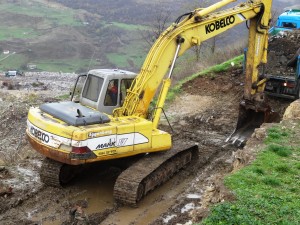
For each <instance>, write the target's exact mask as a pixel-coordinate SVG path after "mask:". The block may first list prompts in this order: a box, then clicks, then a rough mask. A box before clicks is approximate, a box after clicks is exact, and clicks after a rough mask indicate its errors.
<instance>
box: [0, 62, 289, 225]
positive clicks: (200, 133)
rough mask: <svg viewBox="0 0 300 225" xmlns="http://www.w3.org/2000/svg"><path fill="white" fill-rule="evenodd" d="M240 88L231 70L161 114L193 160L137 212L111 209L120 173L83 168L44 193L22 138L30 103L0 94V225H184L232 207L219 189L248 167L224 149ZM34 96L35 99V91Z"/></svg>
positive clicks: (187, 91) (200, 83) (189, 86)
mask: <svg viewBox="0 0 300 225" xmlns="http://www.w3.org/2000/svg"><path fill="white" fill-rule="evenodd" d="M243 82H244V81H243V76H242V69H240V68H236V67H233V68H232V69H231V70H229V71H228V72H222V73H218V74H210V75H209V76H206V77H199V78H197V79H195V80H194V81H190V82H188V83H186V84H185V85H184V86H183V90H184V91H183V93H182V94H181V95H180V96H178V97H177V98H176V99H175V101H174V102H172V103H171V104H170V105H168V108H167V110H166V112H167V113H166V114H167V115H168V118H169V120H170V122H171V126H172V129H171V128H170V127H169V126H168V124H167V123H166V120H164V119H163V120H162V123H161V125H160V128H161V129H163V130H166V131H168V132H172V133H173V139H187V140H189V141H191V142H194V143H197V144H198V145H199V153H198V158H195V160H194V161H193V162H192V163H191V165H189V166H187V167H186V168H185V169H183V170H181V171H179V173H177V174H176V175H175V176H174V177H173V178H172V179H171V180H169V181H168V182H167V183H165V184H164V185H162V186H160V187H159V188H158V189H156V190H155V191H152V192H151V193H150V194H149V195H147V196H146V197H145V198H144V199H143V200H142V201H141V202H140V203H139V207H138V208H130V207H127V206H122V205H119V204H117V203H115V201H114V199H113V185H114V182H115V180H116V177H117V176H118V174H120V172H121V171H122V168H118V167H115V166H112V165H109V164H108V165H105V166H104V165H95V166H92V167H90V168H86V169H85V170H84V172H83V173H82V174H81V175H80V176H79V177H78V178H77V179H76V180H74V181H73V182H72V183H71V184H69V185H68V186H66V187H64V188H61V189H60V188H52V187H47V186H44V185H43V184H42V183H41V182H40V178H39V175H38V170H39V168H40V166H41V160H42V158H43V157H42V156H41V155H39V154H38V153H36V152H35V151H34V150H32V149H31V147H30V146H29V144H28V142H27V141H26V138H25V135H24V132H25V126H26V110H28V107H29V105H30V104H31V101H30V99H29V98H30V96H31V95H30V94H29V96H27V97H26V96H19V97H18V98H16V97H15V95H11V96H14V97H7V98H4V97H2V96H4V94H5V95H6V96H8V95H9V90H5V91H4V92H2V95H1V98H2V101H1V102H0V107H1V110H2V112H4V113H3V114H2V115H5V116H3V117H1V119H2V123H1V126H2V130H1V131H0V132H1V135H0V136H1V137H3V138H2V139H1V140H0V141H1V142H3V143H6V144H7V146H10V147H9V148H6V149H0V153H1V154H0V159H1V161H0V163H1V165H3V166H2V169H0V221H1V224H7V225H8V224H9V225H10V224H105V225H108V224H186V223H194V222H199V221H201V219H202V218H203V217H205V216H207V215H208V214H209V208H210V206H211V205H213V204H215V203H218V202H222V201H232V200H234V195H233V194H232V193H230V192H229V191H228V190H227V189H226V188H225V187H224V186H223V183H222V181H223V177H224V176H225V175H226V174H228V173H230V172H231V171H233V170H235V169H237V168H239V167H240V166H242V165H244V164H246V163H247V162H248V161H249V160H245V157H243V156H241V155H243V154H240V153H239V151H240V150H238V149H237V148H236V147H235V146H232V145H229V144H227V143H225V139H226V137H227V136H228V135H229V134H230V133H231V132H232V130H233V129H234V127H235V125H236V120H237V115H238V107H239V101H240V99H241V96H242V94H243ZM38 93H41V96H42V93H43V91H42V90H41V91H40V92H38ZM54 96H55V95H53V96H52V97H54ZM37 99H38V100H37ZM37 99H35V100H34V102H35V103H36V104H37V103H38V102H42V101H44V100H45V97H40V95H39V96H38V97H37ZM14 101H16V103H14ZM271 101H274V106H276V105H277V106H280V107H278V108H280V111H281V112H283V111H284V109H285V107H287V105H288V104H289V103H290V102H289V101H284V102H278V101H277V100H271ZM10 103H11V105H12V106H10V105H9V104H10ZM12 109H13V110H12ZM7 110H8V111H7ZM12 112H20V114H19V113H15V114H13V113H12ZM13 115H14V116H13ZM6 118H9V119H8V120H5V119H6ZM3 121H6V122H3ZM14 132H16V133H17V134H15V133H14ZM3 135H6V136H3ZM254 136H255V135H254ZM256 136H257V135H256ZM256 136H255V137H256ZM258 136H259V135H258ZM255 137H254V138H255ZM12 140H13V142H11V141H12ZM253 146H254V145H253ZM16 149H17V150H16ZM8 150H9V152H8ZM249 152H251V151H249ZM7 154H11V157H10V158H9V160H8V159H7V157H6V158H5V157H3V155H7ZM13 154H15V155H13ZM251 154H252V155H251V156H247V157H246V159H249V158H255V151H252V153H251ZM14 157H16V158H14ZM237 159H239V160H238V161H237ZM241 159H243V160H241Z"/></svg>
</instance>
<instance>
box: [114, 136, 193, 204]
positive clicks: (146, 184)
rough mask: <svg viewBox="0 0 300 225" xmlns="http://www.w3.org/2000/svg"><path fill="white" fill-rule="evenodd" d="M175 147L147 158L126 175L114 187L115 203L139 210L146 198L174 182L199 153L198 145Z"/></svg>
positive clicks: (133, 166)
mask: <svg viewBox="0 0 300 225" xmlns="http://www.w3.org/2000/svg"><path fill="white" fill-rule="evenodd" d="M173 146H174V147H173V148H172V149H170V150H168V151H166V152H160V153H151V154H148V155H147V156H145V157H144V158H142V159H140V160H139V161H137V162H136V163H135V164H133V165H132V166H130V167H129V168H128V169H126V170H125V171H123V172H122V173H121V174H120V175H119V177H118V178H117V181H116V183H115V186H114V198H115V200H116V201H118V202H120V203H123V204H125V205H130V206H133V207H136V206H137V203H138V202H139V200H140V199H142V197H143V196H145V195H146V194H147V193H148V192H149V191H151V190H153V189H154V188H155V187H157V186H159V185H160V184H162V183H164V182H165V181H167V180H168V179H169V178H171V177H172V176H173V175H174V174H175V173H176V172H177V171H178V170H180V169H181V168H183V167H184V166H185V165H186V164H188V163H189V162H190V161H191V160H192V158H193V157H194V156H195V155H196V153H197V152H198V146H197V145H194V144H193V145H192V144H190V143H186V142H182V141H180V142H177V143H176V142H175V143H173ZM141 192H142V195H141Z"/></svg>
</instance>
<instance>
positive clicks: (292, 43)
mask: <svg viewBox="0 0 300 225" xmlns="http://www.w3.org/2000/svg"><path fill="white" fill-rule="evenodd" d="M299 48H300V31H298V30H295V31H292V32H280V33H279V34H278V35H276V36H274V37H272V38H270V40H269V47H268V49H269V52H268V63H267V65H266V68H265V69H266V71H265V72H266V74H271V75H276V74H281V75H289V74H291V73H293V71H294V68H291V67H287V64H288V62H289V61H290V60H291V59H292V58H293V56H294V55H295V53H296V52H297V50H298V49H299Z"/></svg>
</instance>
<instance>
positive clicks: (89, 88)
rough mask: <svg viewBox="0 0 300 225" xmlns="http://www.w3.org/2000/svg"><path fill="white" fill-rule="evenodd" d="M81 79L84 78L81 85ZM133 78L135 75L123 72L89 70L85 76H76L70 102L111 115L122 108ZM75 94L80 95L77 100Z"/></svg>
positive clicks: (116, 70)
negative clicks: (116, 109)
mask: <svg viewBox="0 0 300 225" xmlns="http://www.w3.org/2000/svg"><path fill="white" fill-rule="evenodd" d="M82 77H84V83H83V85H82V84H81V83H82V80H83V79H82ZM135 77H136V74H135V73H132V72H129V71H125V70H118V69H95V70H90V71H89V72H88V74H87V75H79V76H78V78H77V81H76V83H75V86H74V89H73V93H72V96H71V101H75V102H78V103H80V104H81V105H84V106H87V107H90V108H93V109H96V110H98V111H100V112H104V113H107V114H109V115H111V114H112V111H113V110H114V109H115V108H117V107H121V106H122V104H123V102H124V99H125V97H126V94H127V89H129V88H130V86H131V83H132V81H133V79H134V78H135ZM76 92H79V93H80V95H79V96H78V97H77V98H75V94H76Z"/></svg>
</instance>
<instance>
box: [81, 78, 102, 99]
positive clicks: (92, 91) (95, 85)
mask: <svg viewBox="0 0 300 225" xmlns="http://www.w3.org/2000/svg"><path fill="white" fill-rule="evenodd" d="M102 85H103V78H101V77H96V76H94V75H88V77H87V80H86V82H85V85H84V89H83V92H82V97H84V98H87V99H89V100H91V101H94V102H97V101H98V98H99V95H100V91H101V88H102Z"/></svg>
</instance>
